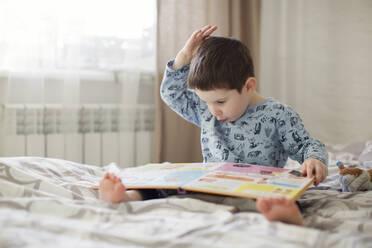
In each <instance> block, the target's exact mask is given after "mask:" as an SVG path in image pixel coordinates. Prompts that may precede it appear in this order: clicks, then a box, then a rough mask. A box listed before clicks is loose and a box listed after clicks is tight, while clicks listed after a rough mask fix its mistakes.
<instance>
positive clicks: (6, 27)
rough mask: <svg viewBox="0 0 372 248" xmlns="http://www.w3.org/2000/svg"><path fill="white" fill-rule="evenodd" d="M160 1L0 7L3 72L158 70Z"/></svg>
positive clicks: (35, 0) (44, 1) (70, 0)
mask: <svg viewBox="0 0 372 248" xmlns="http://www.w3.org/2000/svg"><path fill="white" fill-rule="evenodd" d="M155 22H156V2H155V0H135V1H129V0H89V1H88V0H32V1H22V0H5V1H1V2H0V54H2V56H1V58H0V70H11V71H17V70H27V69H32V68H33V69H35V68H42V69H49V70H66V69H80V70H81V69H83V70H104V71H117V70H123V69H133V68H135V67H137V66H140V67H141V69H142V70H145V71H154V68H155Z"/></svg>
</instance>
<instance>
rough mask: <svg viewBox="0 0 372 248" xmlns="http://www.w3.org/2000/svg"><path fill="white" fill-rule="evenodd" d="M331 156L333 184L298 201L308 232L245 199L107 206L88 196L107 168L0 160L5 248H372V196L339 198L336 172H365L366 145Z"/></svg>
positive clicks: (336, 149)
mask: <svg viewBox="0 0 372 248" xmlns="http://www.w3.org/2000/svg"><path fill="white" fill-rule="evenodd" d="M328 148H329V152H330V167H329V173H330V176H329V177H328V178H327V180H326V181H325V182H324V183H322V184H321V185H319V187H312V188H310V189H309V190H308V191H307V192H305V193H304V195H303V196H302V197H301V198H300V200H299V201H300V203H301V205H302V206H303V208H304V212H303V214H304V217H305V223H306V227H298V226H294V225H287V224H284V223H279V222H272V223H270V222H268V221H266V219H265V218H264V217H263V216H262V215H261V214H259V213H256V212H249V211H242V210H244V209H245V208H244V207H242V206H245V204H246V205H247V206H248V205H249V204H250V203H249V202H248V200H247V201H246V200H243V199H241V200H236V201H234V200H233V199H230V200H231V201H229V199H224V200H221V199H222V198H221V197H210V198H208V197H205V196H202V195H201V196H200V197H199V199H195V198H198V195H193V196H192V197H184V196H183V197H171V198H168V199H157V200H150V201H142V202H130V203H120V204H108V203H104V202H101V201H99V200H98V199H97V196H98V195H97V191H95V190H90V189H88V187H89V186H93V185H96V184H97V182H98V181H99V180H100V178H101V177H102V176H103V174H104V172H105V171H106V170H108V167H103V168H99V167H94V166H89V165H83V164H77V163H73V162H69V161H64V160H58V159H46V158H35V157H21V158H0V227H1V232H0V247H53V248H56V247H208V248H210V247H372V191H367V192H358V193H341V192H339V189H340V186H339V185H338V181H337V180H338V175H337V173H338V169H337V168H336V167H335V162H336V161H337V160H343V161H344V162H345V163H346V164H348V163H352V164H360V161H359V160H358V156H359V154H360V153H361V151H362V150H363V145H362V143H360V144H353V145H350V146H332V147H328ZM296 166H298V165H295V163H294V162H293V161H290V162H289V163H288V167H296ZM200 199H203V200H200ZM207 200H208V201H207ZM245 201H246V202H245ZM219 202H223V203H225V204H220V203H219ZM226 204H229V205H226Z"/></svg>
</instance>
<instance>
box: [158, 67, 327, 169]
mask: <svg viewBox="0 0 372 248" xmlns="http://www.w3.org/2000/svg"><path fill="white" fill-rule="evenodd" d="M173 62H174V60H171V61H170V62H168V64H167V67H166V70H165V73H164V78H163V82H162V84H161V88H160V95H161V97H162V99H163V101H164V102H165V103H166V104H167V105H168V106H169V107H170V108H171V109H172V110H174V111H175V112H176V113H178V114H179V115H181V116H182V117H183V118H184V119H186V120H187V121H190V122H192V123H194V124H195V125H197V126H199V127H200V128H201V147H202V153H203V160H204V162H225V161H226V162H234V163H251V164H259V165H267V166H275V167H284V165H285V163H286V161H287V159H288V156H289V157H290V158H292V159H294V160H297V161H298V162H299V163H301V164H302V163H303V162H304V160H306V159H308V158H316V159H319V160H320V161H322V162H323V163H324V164H325V165H327V163H328V153H327V151H326V149H325V146H324V144H322V143H321V142H319V141H318V140H315V139H313V138H312V137H311V136H310V135H309V133H308V132H307V131H306V129H305V127H304V125H303V123H302V120H301V118H300V116H299V115H298V114H297V112H296V111H294V110H293V109H292V108H291V107H289V106H287V105H285V104H281V103H280V102H278V101H277V100H275V99H273V98H267V99H265V100H264V101H263V102H261V103H259V104H256V105H252V106H248V107H247V109H246V110H245V112H244V114H243V115H242V116H241V117H240V118H239V119H238V120H236V121H234V122H220V121H218V120H217V119H216V117H214V116H213V115H212V114H211V113H210V111H209V110H208V106H207V104H206V103H204V102H203V101H201V100H200V98H199V97H198V96H197V95H196V93H195V92H194V91H193V90H190V89H188V88H187V76H188V73H189V69H190V67H189V65H187V66H184V67H182V68H180V69H178V70H174V69H172V65H173Z"/></svg>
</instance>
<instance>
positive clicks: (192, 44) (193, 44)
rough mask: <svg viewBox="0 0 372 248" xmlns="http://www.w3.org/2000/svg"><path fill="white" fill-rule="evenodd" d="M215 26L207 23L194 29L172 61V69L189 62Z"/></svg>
mask: <svg viewBox="0 0 372 248" xmlns="http://www.w3.org/2000/svg"><path fill="white" fill-rule="evenodd" d="M216 29H217V26H211V25H207V26H205V27H203V28H202V29H198V30H196V31H195V32H194V33H193V34H192V35H191V36H190V38H189V39H188V40H187V41H186V44H185V46H184V47H183V48H182V49H181V50H180V51H179V52H178V54H177V56H176V59H175V61H174V63H173V69H175V70H177V69H179V68H181V67H183V66H185V65H188V64H190V62H191V59H192V58H193V57H194V56H195V54H196V52H197V51H198V48H199V47H200V45H201V44H202V43H203V41H204V40H205V39H207V38H208V37H209V36H210V35H211V34H212V33H213V32H214V31H215V30H216Z"/></svg>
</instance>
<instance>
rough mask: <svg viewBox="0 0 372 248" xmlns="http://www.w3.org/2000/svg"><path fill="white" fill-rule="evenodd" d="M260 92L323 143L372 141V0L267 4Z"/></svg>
mask: <svg viewBox="0 0 372 248" xmlns="http://www.w3.org/2000/svg"><path fill="white" fill-rule="evenodd" d="M261 6H262V12H261V18H262V19H261V47H260V54H261V61H260V82H259V88H260V91H261V92H262V93H263V94H264V95H266V96H273V97H275V98H277V99H279V100H280V101H282V102H284V103H287V104H290V105H292V106H293V107H294V108H295V109H296V110H297V111H298V112H299V113H300V114H301V116H302V117H303V119H304V122H305V126H306V127H307V129H308V130H309V131H310V132H311V134H312V135H313V136H315V137H316V138H318V139H320V140H322V141H324V142H327V143H350V142H355V141H363V140H368V139H371V138H372V128H371V124H372V82H371V78H372V70H371V68H372V67H371V61H372V49H371V44H372V32H371V28H372V15H371V13H372V1H368V0H354V1H348V0H314V1H305V0H279V1H277V0H263V1H262V5H261Z"/></svg>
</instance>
